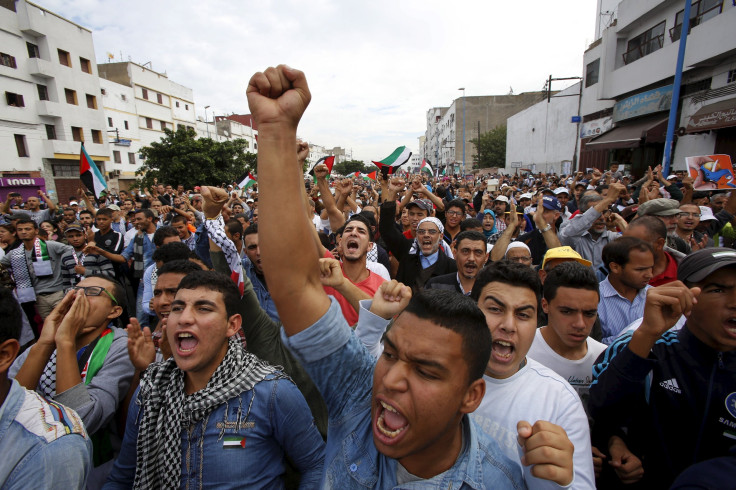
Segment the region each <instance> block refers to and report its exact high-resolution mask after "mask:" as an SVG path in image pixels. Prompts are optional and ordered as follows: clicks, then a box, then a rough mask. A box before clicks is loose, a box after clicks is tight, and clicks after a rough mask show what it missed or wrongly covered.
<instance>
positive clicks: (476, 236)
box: [455, 230, 486, 248]
mask: <svg viewBox="0 0 736 490" xmlns="http://www.w3.org/2000/svg"><path fill="white" fill-rule="evenodd" d="M463 240H470V241H473V242H483V243H484V244H485V243H486V237H485V235H484V234H483V233H481V232H479V231H472V230H468V231H461V232H460V233H458V234H457V236H456V237H455V247H458V248H459V247H460V242H461V241H463Z"/></svg>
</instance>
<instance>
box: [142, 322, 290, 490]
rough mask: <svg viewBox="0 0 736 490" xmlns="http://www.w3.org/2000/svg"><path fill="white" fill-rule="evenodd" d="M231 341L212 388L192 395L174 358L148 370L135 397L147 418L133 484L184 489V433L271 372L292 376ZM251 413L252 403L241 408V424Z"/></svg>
mask: <svg viewBox="0 0 736 490" xmlns="http://www.w3.org/2000/svg"><path fill="white" fill-rule="evenodd" d="M228 343H229V345H228V350H227V354H226V355H225V358H224V359H223V360H222V362H221V363H220V365H219V366H218V367H217V369H216V370H215V372H214V374H213V375H212V378H211V379H210V381H209V383H207V386H206V387H205V388H204V389H202V390H200V391H198V392H196V393H194V394H192V395H185V393H184V372H183V371H182V370H180V369H179V368H178V367H177V366H176V363H175V362H174V359H173V358H169V359H168V360H166V361H162V362H158V363H154V364H151V366H150V367H149V368H148V369H147V370H146V371H145V372H144V373H143V376H142V377H141V381H140V392H139V393H138V398H137V399H136V403H137V404H138V405H139V406H140V407H141V411H142V413H143V417H142V419H141V421H140V428H139V430H138V443H137V456H136V464H135V467H136V468H135V481H134V483H133V487H134V488H136V489H160V488H179V486H180V479H181V431H182V430H185V429H186V428H188V427H190V426H191V425H192V424H195V423H197V422H198V421H199V420H202V419H204V418H205V417H207V416H208V415H209V414H210V413H211V412H212V411H213V410H214V409H215V408H217V407H218V406H219V405H222V404H223V403H226V402H227V401H228V400H230V399H231V398H234V397H236V396H238V395H240V394H241V393H243V392H245V391H248V390H251V389H252V388H253V387H254V386H255V385H256V384H257V383H259V382H260V381H262V380H263V379H264V378H265V377H266V376H268V375H269V374H275V375H276V377H277V379H280V378H287V379H288V376H287V375H286V374H284V373H283V372H282V371H279V370H278V369H277V368H276V367H274V366H271V365H269V364H268V363H266V362H264V361H262V360H260V359H258V358H257V357H256V356H255V355H253V354H251V353H250V352H246V351H245V350H244V349H243V347H242V345H241V344H240V342H239V341H238V340H237V339H236V338H235V336H233V337H230V338H229V339H228ZM251 403H252V400H251ZM249 413H250V406H249V407H248V412H246V413H245V414H241V411H240V410H238V420H237V424H238V426H240V424H241V423H244V422H245V420H246V419H247V418H248V414H249ZM241 417H242V418H243V420H242V421H241Z"/></svg>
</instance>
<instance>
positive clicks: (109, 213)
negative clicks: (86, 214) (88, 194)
mask: <svg viewBox="0 0 736 490" xmlns="http://www.w3.org/2000/svg"><path fill="white" fill-rule="evenodd" d="M95 216H107V217H109V218H112V209H108V208H102V209H100V210H98V211H97V214H96V215H95Z"/></svg>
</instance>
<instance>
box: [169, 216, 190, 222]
mask: <svg viewBox="0 0 736 490" xmlns="http://www.w3.org/2000/svg"><path fill="white" fill-rule="evenodd" d="M188 222H189V220H188V219H187V217H186V216H182V215H181V214H177V215H176V216H174V217H173V218H171V223H172V224H174V223H184V224H187V223H188Z"/></svg>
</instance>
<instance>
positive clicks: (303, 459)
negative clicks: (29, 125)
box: [0, 66, 736, 489]
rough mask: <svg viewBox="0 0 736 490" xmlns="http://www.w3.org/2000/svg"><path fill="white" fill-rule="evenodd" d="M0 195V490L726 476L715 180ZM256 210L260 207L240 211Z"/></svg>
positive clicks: (282, 138) (730, 294)
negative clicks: (698, 183)
mask: <svg viewBox="0 0 736 490" xmlns="http://www.w3.org/2000/svg"><path fill="white" fill-rule="evenodd" d="M310 97H311V95H310V92H309V89H308V87H307V83H306V79H305V77H304V75H303V74H302V73H301V72H299V71H297V70H293V69H290V68H288V67H284V66H279V67H277V68H269V69H268V70H266V71H265V72H263V73H257V74H256V75H254V76H253V78H252V79H251V81H250V84H249V88H248V100H249V104H250V108H251V111H252V113H253V115H254V117H255V119H256V120H257V121H258V124H259V128H260V133H259V155H258V158H259V163H258V175H257V177H258V184H256V185H253V186H249V187H248V188H246V189H240V188H238V186H237V184H236V183H233V184H232V185H225V184H223V185H222V186H219V187H207V186H202V187H194V188H192V189H187V188H185V187H184V186H182V185H176V184H177V183H176V182H172V183H158V182H155V185H154V186H152V187H151V188H150V189H142V190H139V189H131V190H130V191H120V192H117V193H110V194H107V195H103V196H101V197H100V198H98V199H95V197H94V195H92V194H91V193H88V192H85V191H84V190H83V189H82V188H81V187H80V189H79V192H78V194H77V195H76V196H70V197H69V198H68V199H67V200H62V202H58V203H55V202H53V201H52V200H50V199H49V198H48V196H47V195H45V194H44V193H43V192H40V191H39V193H38V194H39V195H38V197H35V196H33V197H29V198H27V199H26V200H25V202H24V201H23V200H22V199H21V198H20V196H18V195H16V194H12V193H11V194H9V195H8V197H7V199H6V201H5V202H4V203H2V204H0V207H1V209H0V211H2V214H3V216H2V223H0V247H2V249H1V251H0V256H2V258H1V259H0V265H1V266H2V267H1V269H0V272H1V275H0V282H1V283H2V287H0V318H2V321H1V322H0V404H1V405H0V448H1V449H2V452H3V454H5V455H6V458H3V460H2V461H0V486H1V487H2V488H51V487H59V488H85V487H86V488H103V487H104V488H110V489H115V488H131V487H135V488H175V487H180V488H189V487H190V486H197V487H202V488H284V487H285V488H296V487H297V486H298V487H301V488H441V487H443V488H490V487H494V488H496V487H498V488H535V489H536V488H580V489H589V488H603V489H616V488H646V489H649V488H694V487H693V485H696V484H697V485H699V486H697V488H727V487H728V485H732V484H733V483H732V480H733V475H734V474H736V354H735V353H734V352H735V349H736V250H735V249H734V245H735V244H736V229H734V226H736V218H735V216H734V215H736V192H730V193H729V192H728V191H727V190H726V191H718V190H715V191H707V192H703V191H697V190H695V189H694V188H693V184H694V182H693V179H692V178H691V177H690V176H688V175H687V174H686V173H685V172H681V171H675V172H673V173H672V174H671V175H664V174H663V172H662V169H661V167H660V166H652V167H650V168H648V169H647V171H646V172H645V173H644V175H630V174H629V173H628V172H627V171H626V169H624V168H623V167H620V166H619V165H618V164H617V163H615V162H614V163H612V164H610V165H609V166H608V168H606V169H600V170H599V169H586V170H585V171H579V172H574V173H573V174H570V175H557V174H545V173H536V174H533V173H528V172H524V173H523V174H514V175H504V174H497V175H486V176H483V177H480V176H477V175H474V176H457V175H455V176H435V175H431V174H428V173H420V174H409V173H408V172H406V171H404V170H403V168H402V167H395V168H391V169H390V170H389V169H388V168H386V169H384V171H382V172H377V180H376V181H372V180H365V179H364V178H363V177H346V176H338V175H334V174H331V173H330V170H329V169H328V168H327V167H326V166H325V165H322V164H320V165H317V166H315V167H314V168H313V169H312V170H311V171H310V172H309V174H306V175H305V174H304V173H303V169H304V167H305V159H306V156H307V155H308V152H309V148H308V146H307V145H306V144H305V143H302V142H300V141H297V139H296V130H297V126H298V122H299V120H300V118H301V116H302V114H303V112H304V110H305V109H306V107H307V105H308V104H309V101H310ZM259 215H260V220H259Z"/></svg>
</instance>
